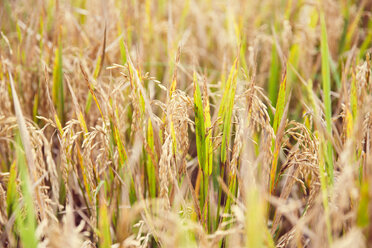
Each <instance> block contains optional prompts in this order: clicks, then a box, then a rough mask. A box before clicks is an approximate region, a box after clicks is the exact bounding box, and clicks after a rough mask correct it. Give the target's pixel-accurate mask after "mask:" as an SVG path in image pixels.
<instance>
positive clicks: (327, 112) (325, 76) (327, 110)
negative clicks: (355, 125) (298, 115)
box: [320, 12, 333, 184]
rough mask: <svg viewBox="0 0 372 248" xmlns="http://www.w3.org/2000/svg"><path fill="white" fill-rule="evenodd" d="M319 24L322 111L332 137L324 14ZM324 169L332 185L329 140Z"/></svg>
mask: <svg viewBox="0 0 372 248" xmlns="http://www.w3.org/2000/svg"><path fill="white" fill-rule="evenodd" d="M320 22H321V29H322V34H321V44H320V45H321V57H322V83H323V96H324V99H323V101H324V111H325V118H326V130H327V133H328V135H329V136H332V102H331V75H330V69H329V49H328V39H327V28H326V23H325V17H324V13H323V12H322V13H321V14H320ZM326 149H327V156H326V164H327V166H326V168H327V170H326V171H327V176H328V183H329V184H333V146H332V142H331V141H330V140H327V148H326Z"/></svg>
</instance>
